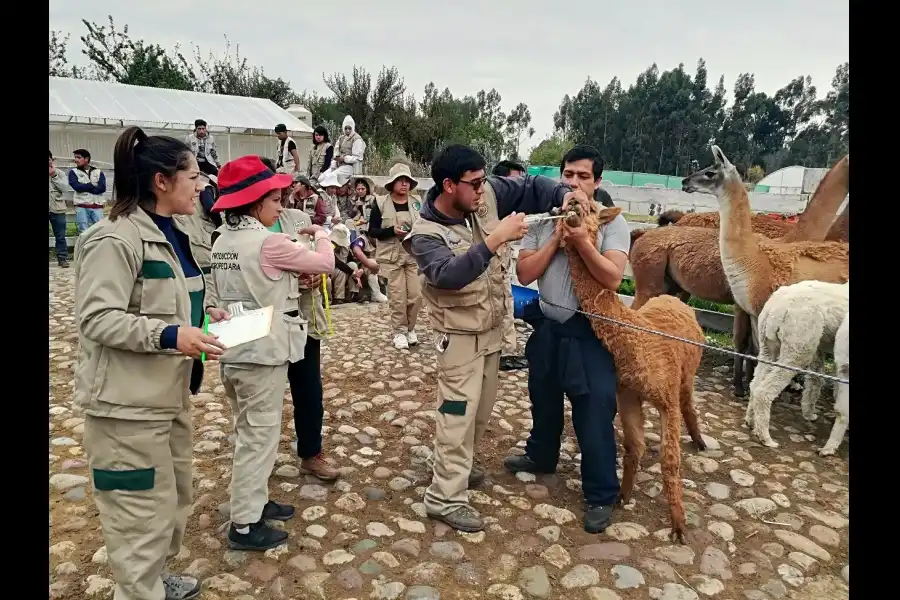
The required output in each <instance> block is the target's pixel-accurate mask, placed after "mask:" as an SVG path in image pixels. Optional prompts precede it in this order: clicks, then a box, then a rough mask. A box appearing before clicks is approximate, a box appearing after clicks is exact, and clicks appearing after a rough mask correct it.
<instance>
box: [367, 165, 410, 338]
mask: <svg viewBox="0 0 900 600" xmlns="http://www.w3.org/2000/svg"><path fill="white" fill-rule="evenodd" d="M416 185H418V182H417V181H416V180H415V179H413V177H412V173H410V170H409V166H407V165H406V164H404V163H397V164H395V165H394V166H392V167H391V169H390V171H388V178H387V181H385V182H384V187H385V189H386V190H387V191H388V194H387V195H385V196H376V197H375V203H374V206H373V207H372V212H371V213H369V235H370V236H371V237H373V238H375V240H376V241H375V259H376V260H377V261H378V264H379V266H380V267H381V271H382V272H383V273H384V275H385V277H386V278H387V282H388V293H387V296H388V310H389V311H390V313H391V328H392V329H393V331H394V347H395V348H397V349H398V350H403V349H406V348H409V347H410V346H415V345H416V344H418V343H419V338H418V336H417V335H416V321H417V320H418V318H419V310H420V309H421V308H422V290H421V285H420V283H419V276H418V273H417V269H418V267H416V261H415V260H413V258H412V257H411V256H409V254H407V253H406V252H404V251H403V248H402V247H401V243H400V242H401V240H402V239H403V237H404V236H405V235H406V234H407V233H408V232H409V230H410V228H411V227H412V226H413V224H414V223H415V222H416V221H418V219H419V211H420V210H421V209H422V205H421V203H420V202H419V201H418V200H417V199H415V198H411V197H410V195H409V192H410V190H412V189H414V188H415V187H416Z"/></svg>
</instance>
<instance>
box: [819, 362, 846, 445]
mask: <svg viewBox="0 0 900 600" xmlns="http://www.w3.org/2000/svg"><path fill="white" fill-rule="evenodd" d="M838 374H839V375H840V376H841V377H845V376H844V375H841V374H840V371H839V372H838ZM834 390H835V391H834V400H835V402H834V410H835V412H836V413H837V418H836V419H835V420H834V425H833V426H832V427H831V435H830V436H828V441H827V442H826V443H825V445H824V446H822V449H821V450H819V454H821V455H822V456H831V455H832V454H834V453H835V452H837V449H838V446H840V445H841V442H842V441H843V440H844V433H846V432H847V427H848V426H849V425H850V386H849V385H847V384H846V383H836V384H835V388H834Z"/></svg>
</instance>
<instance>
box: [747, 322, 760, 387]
mask: <svg viewBox="0 0 900 600" xmlns="http://www.w3.org/2000/svg"><path fill="white" fill-rule="evenodd" d="M747 354H749V355H750V356H759V340H758V339H757V338H756V333H755V332H754V331H752V330H751V331H750V339H749V343H748V344H747ZM744 366H745V371H746V373H747V375H746V379H747V385H750V382H751V381H753V375H754V374H755V373H756V361H755V360H747V361H746V362H745V363H744Z"/></svg>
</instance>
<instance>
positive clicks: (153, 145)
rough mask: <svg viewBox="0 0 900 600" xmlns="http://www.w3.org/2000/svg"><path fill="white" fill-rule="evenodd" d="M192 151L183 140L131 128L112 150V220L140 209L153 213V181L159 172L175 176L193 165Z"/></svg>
mask: <svg viewBox="0 0 900 600" xmlns="http://www.w3.org/2000/svg"><path fill="white" fill-rule="evenodd" d="M190 159H191V149H190V148H188V147H187V144H185V143H184V142H182V141H181V140H176V139H175V138H173V137H169V136H166V135H150V136H148V135H147V134H146V133H144V130H143V129H141V128H140V127H129V128H128V129H126V130H125V131H123V132H122V135H120V136H119V139H118V140H116V146H115V150H114V151H113V173H114V175H115V181H114V182H113V198H112V208H111V209H110V211H109V219H110V221H115V220H116V219H117V218H118V217H120V216H123V215H126V216H127V215H130V214H131V213H133V212H134V211H135V210H136V209H137V207H138V206H140V207H141V208H143V209H144V210H149V211H153V210H154V209H155V208H156V194H155V192H154V191H153V178H154V177H155V176H156V174H157V173H161V174H162V175H163V176H165V177H169V178H171V177H175V175H176V174H177V173H178V171H185V170H187V168H188V166H189V165H190Z"/></svg>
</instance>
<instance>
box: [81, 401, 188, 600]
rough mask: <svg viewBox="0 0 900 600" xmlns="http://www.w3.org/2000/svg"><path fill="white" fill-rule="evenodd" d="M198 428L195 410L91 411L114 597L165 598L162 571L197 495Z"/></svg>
mask: <svg viewBox="0 0 900 600" xmlns="http://www.w3.org/2000/svg"><path fill="white" fill-rule="evenodd" d="M185 393H187V392H186V391H185ZM192 433H193V428H192V427H191V413H190V411H189V410H184V411H182V412H181V413H179V414H178V416H176V417H175V418H173V419H166V420H161V421H147V420H141V421H136V420H125V419H112V418H108V417H94V416H90V415H88V416H86V417H85V421H84V449H85V452H86V453H87V456H88V465H89V466H90V469H91V473H92V474H93V476H94V502H95V503H96V504H97V510H98V512H99V513H100V526H101V529H102V531H103V540H104V541H105V542H106V551H107V555H108V561H109V566H110V569H111V570H112V573H113V577H114V578H115V580H116V589H115V594H114V596H113V598H114V600H165V597H166V592H165V589H164V587H163V582H162V575H163V572H164V571H165V567H166V561H167V560H168V559H171V558H174V557H175V555H177V554H178V552H179V551H180V550H181V541H182V539H183V538H184V527H185V523H186V522H187V517H188V512H189V511H190V508H191V502H192V501H193V498H192V496H193V481H192V479H191V458H192V454H193V448H192V445H191V435H192Z"/></svg>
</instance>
